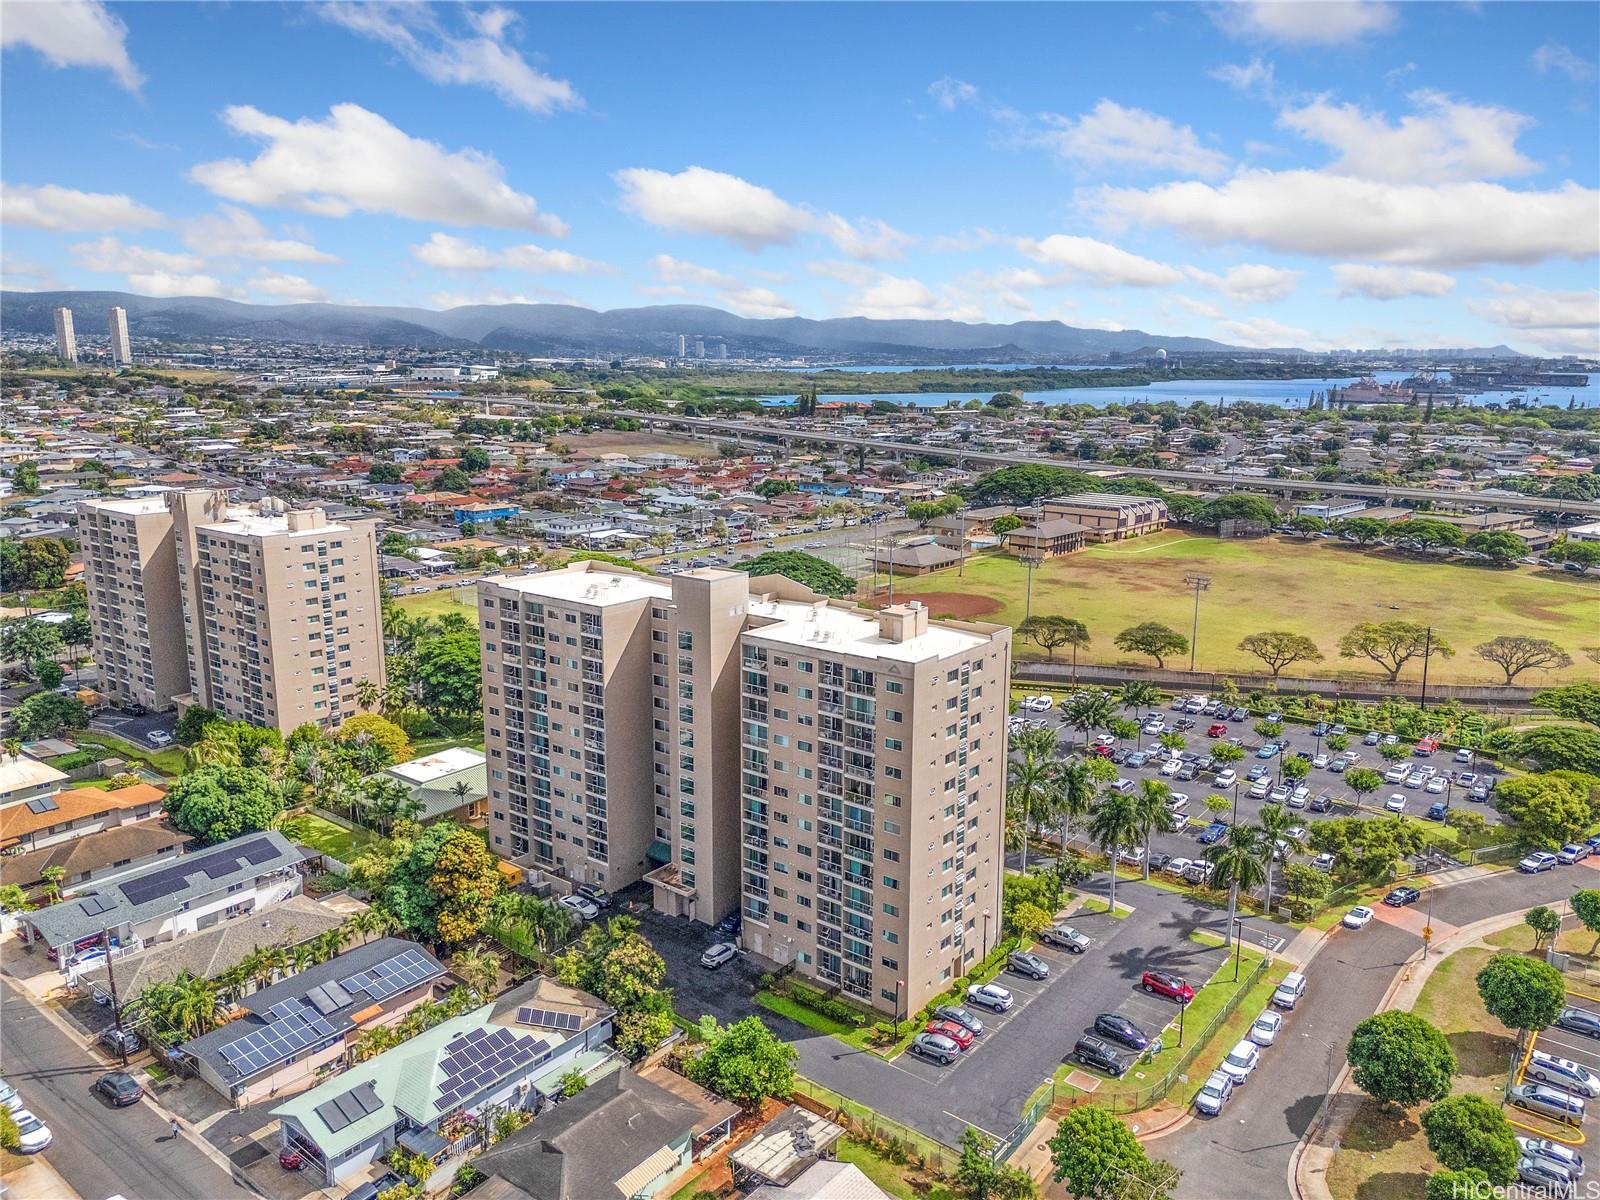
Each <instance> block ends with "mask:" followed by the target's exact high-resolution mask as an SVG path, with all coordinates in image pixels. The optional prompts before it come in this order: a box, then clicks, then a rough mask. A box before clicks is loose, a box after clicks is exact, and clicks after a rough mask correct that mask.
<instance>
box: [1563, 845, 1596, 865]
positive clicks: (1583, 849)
mask: <svg viewBox="0 0 1600 1200" xmlns="http://www.w3.org/2000/svg"><path fill="white" fill-rule="evenodd" d="M1588 857H1589V847H1588V846H1586V845H1584V844H1583V843H1582V842H1568V843H1567V844H1566V845H1565V846H1563V847H1561V849H1559V850H1557V851H1556V862H1558V863H1560V864H1561V865H1562V866H1564V867H1570V866H1571V865H1572V864H1573V863H1578V862H1582V861H1583V860H1584V859H1586V858H1588Z"/></svg>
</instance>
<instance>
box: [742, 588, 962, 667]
mask: <svg viewBox="0 0 1600 1200" xmlns="http://www.w3.org/2000/svg"><path fill="white" fill-rule="evenodd" d="M750 615H751V616H752V617H769V618H775V619H776V620H777V621H778V622H779V623H778V624H774V625H763V626H761V627H760V628H756V629H747V630H746V631H745V637H747V638H749V639H750V640H752V641H755V642H763V643H768V644H771V645H779V646H795V647H800V648H802V649H808V650H816V651H825V650H831V651H834V652H837V653H840V654H853V655H856V656H857V657H859V658H881V659H884V660H886V661H894V662H922V661H924V660H926V659H930V658H949V657H950V656H952V655H955V654H963V653H966V652H967V651H970V650H976V649H977V648H978V647H980V646H983V645H985V644H986V643H987V642H988V639H987V638H985V637H982V636H980V635H978V634H975V633H967V632H966V631H965V630H960V629H951V628H949V627H948V626H945V625H936V624H934V623H932V622H931V621H930V622H929V624H928V632H927V633H924V634H919V635H918V636H917V637H913V638H907V639H906V640H905V641H903V642H892V641H890V640H889V639H888V638H885V637H883V636H881V635H880V634H879V632H878V619H877V617H876V616H873V615H871V614H866V613H859V612H851V611H850V610H848V609H840V608H832V607H829V606H828V605H825V604H801V603H797V602H795V601H791V600H756V599H752V600H751V601H750Z"/></svg>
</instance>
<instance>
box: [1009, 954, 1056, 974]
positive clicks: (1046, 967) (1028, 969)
mask: <svg viewBox="0 0 1600 1200" xmlns="http://www.w3.org/2000/svg"><path fill="white" fill-rule="evenodd" d="M1006 970H1008V971H1015V972H1016V973H1017V974H1018V975H1026V976H1027V977H1028V978H1029V979H1049V978H1050V964H1049V963H1047V962H1045V960H1044V959H1042V958H1040V957H1039V956H1038V955H1037V954H1029V953H1028V952H1027V951H1026V950H1013V951H1012V952H1011V953H1010V954H1008V955H1006Z"/></svg>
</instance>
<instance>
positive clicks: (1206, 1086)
mask: <svg viewBox="0 0 1600 1200" xmlns="http://www.w3.org/2000/svg"><path fill="white" fill-rule="evenodd" d="M1232 1095H1233V1076H1232V1075H1229V1074H1228V1073H1227V1072H1226V1071H1213V1072H1211V1074H1210V1075H1208V1076H1207V1077H1206V1081H1205V1082H1204V1083H1202V1084H1201V1085H1200V1090H1199V1091H1198V1092H1196V1093H1195V1096H1194V1106H1195V1110H1196V1111H1197V1112H1200V1113H1202V1114H1203V1115H1205V1116H1208V1117H1214V1116H1216V1115H1218V1114H1219V1113H1220V1112H1222V1109H1223V1106H1224V1105H1225V1104H1227V1103H1228V1098H1229V1097H1230V1096H1232Z"/></svg>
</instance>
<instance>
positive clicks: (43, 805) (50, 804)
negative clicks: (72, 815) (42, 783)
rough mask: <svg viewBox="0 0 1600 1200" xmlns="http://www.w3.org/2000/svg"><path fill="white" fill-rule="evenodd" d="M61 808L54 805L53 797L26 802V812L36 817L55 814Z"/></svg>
mask: <svg viewBox="0 0 1600 1200" xmlns="http://www.w3.org/2000/svg"><path fill="white" fill-rule="evenodd" d="M60 807H61V806H60V805H59V804H57V803H56V798H55V797H54V796H40V797H39V798H38V799H36V800H29V801H28V811H29V812H31V813H33V814H34V815H35V816H37V815H38V814H40V813H47V812H55V811H56V810H57V809H58V808H60Z"/></svg>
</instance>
